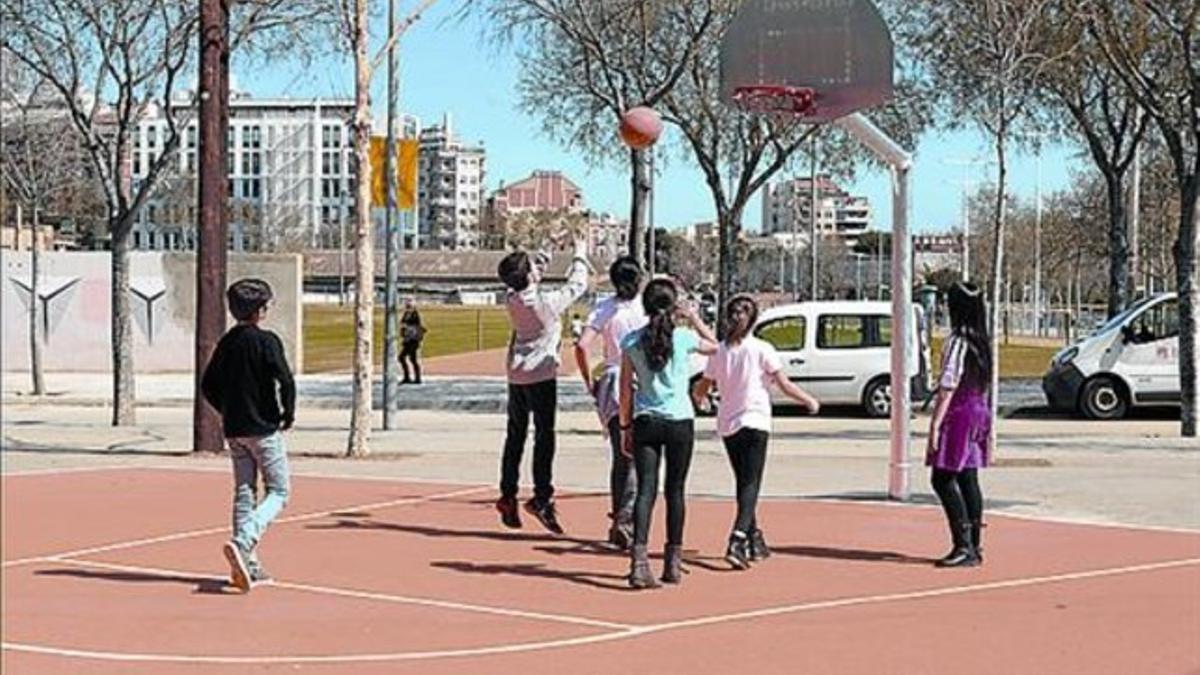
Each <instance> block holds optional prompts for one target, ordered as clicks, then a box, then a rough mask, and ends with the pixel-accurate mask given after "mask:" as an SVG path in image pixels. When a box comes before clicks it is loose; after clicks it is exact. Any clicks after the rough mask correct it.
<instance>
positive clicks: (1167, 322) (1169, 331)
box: [1130, 300, 1179, 344]
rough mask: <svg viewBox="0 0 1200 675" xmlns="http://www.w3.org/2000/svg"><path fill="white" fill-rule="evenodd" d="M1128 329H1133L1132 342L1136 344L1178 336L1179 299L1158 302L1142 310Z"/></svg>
mask: <svg viewBox="0 0 1200 675" xmlns="http://www.w3.org/2000/svg"><path fill="white" fill-rule="evenodd" d="M1130 329H1131V330H1132V331H1133V332H1132V335H1133V342H1135V343H1137V344H1145V343H1147V342H1157V341H1158V340H1167V339H1169V338H1173V337H1179V301H1178V300H1168V301H1166V302H1160V303H1159V304H1157V305H1155V306H1153V307H1151V308H1150V309H1148V310H1146V311H1145V312H1142V315H1141V316H1139V317H1138V318H1137V319H1135V320H1134V321H1133V323H1132V324H1131V325H1130Z"/></svg>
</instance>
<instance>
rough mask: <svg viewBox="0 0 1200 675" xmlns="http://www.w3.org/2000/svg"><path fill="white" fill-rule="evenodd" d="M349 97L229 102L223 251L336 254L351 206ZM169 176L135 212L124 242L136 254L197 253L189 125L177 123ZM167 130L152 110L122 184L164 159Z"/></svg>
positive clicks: (192, 118)
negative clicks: (226, 229)
mask: <svg viewBox="0 0 1200 675" xmlns="http://www.w3.org/2000/svg"><path fill="white" fill-rule="evenodd" d="M353 111H354V101H353V100H349V99H309V100H300V99H255V98H251V97H249V96H245V95H233V96H231V97H230V102H229V138H228V144H229V147H228V162H229V167H228V168H229V172H228V175H229V185H228V189H229V198H230V204H231V211H230V223H229V246H230V248H232V249H234V250H238V251H242V250H250V251H261V250H268V251H271V250H278V249H280V248H288V249H292V250H294V249H296V248H336V247H337V246H338V244H339V240H338V237H339V236H340V234H341V233H342V232H343V231H349V233H348V234H346V236H347V237H349V236H351V234H352V228H351V227H350V225H349V223H348V220H349V218H350V215H351V213H352V210H353V207H354V176H353V165H352V147H351V146H352V142H351V129H350V128H349V126H348V123H349V122H350V121H351V119H352V117H353ZM183 118H184V121H183V124H184V127H183V138H182V140H181V143H180V147H179V152H178V164H177V165H176V166H175V167H174V169H175V170H174V171H172V172H171V173H170V174H168V175H166V176H164V177H163V180H162V183H161V184H160V187H159V189H158V190H156V193H155V194H156V197H155V199H154V200H152V201H151V202H150V203H148V204H147V205H146V207H145V208H143V209H142V211H141V213H140V214H139V216H138V220H137V223H136V224H135V225H134V228H133V232H132V240H131V244H132V245H133V247H134V248H135V249H144V250H191V249H193V248H194V247H195V246H196V241H197V235H196V192H195V190H196V171H197V168H198V158H197V151H198V147H197V146H198V143H197V129H196V125H197V120H196V115H195V114H184V115H183ZM166 137H167V123H166V120H165V119H164V118H163V116H162V115H161V112H160V111H159V110H158V109H151V110H150V111H148V112H147V114H146V116H145V118H144V119H143V120H142V121H141V123H140V124H139V125H138V130H137V135H136V137H135V138H134V144H133V151H132V153H133V156H132V158H131V165H130V177H131V180H132V181H133V182H134V184H135V185H136V184H137V182H138V181H140V180H144V179H145V177H146V172H147V171H148V170H149V167H150V165H151V164H152V162H153V161H154V158H156V157H158V156H160V155H161V153H162V152H163V144H164V142H165V139H166Z"/></svg>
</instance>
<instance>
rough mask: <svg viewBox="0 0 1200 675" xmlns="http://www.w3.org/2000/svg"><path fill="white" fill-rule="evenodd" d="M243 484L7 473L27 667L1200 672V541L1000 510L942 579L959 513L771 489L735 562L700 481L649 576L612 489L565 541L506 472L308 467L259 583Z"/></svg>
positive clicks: (20, 665)
mask: <svg viewBox="0 0 1200 675" xmlns="http://www.w3.org/2000/svg"><path fill="white" fill-rule="evenodd" d="M230 484H231V478H230V476H229V474H228V473H227V472H220V471H207V470H187V469H184V470H163V469H144V468H124V469H106V470H93V471H76V472H61V473H42V474H33V473H31V474H26V475H20V474H16V475H14V474H9V475H6V476H5V477H4V478H3V499H4V521H3V526H4V527H3V545H4V579H3V622H4V623H3V642H4V650H3V661H2V663H0V665H2V666H3V671H4V672H5V673H38V674H41V673H88V674H89V675H96V674H101V673H138V674H141V673H176V672H181V673H201V672H220V673H245V672H285V671H286V672H296V671H301V672H318V673H385V672H387V673H392V672H420V673H520V672H566V673H613V672H631V671H630V669H631V668H637V667H641V668H645V669H646V670H645V672H653V673H709V672H720V671H729V672H755V673H950V672H954V673H963V672H971V673H1071V672H1079V673H1174V674H1184V673H1200V533H1190V532H1172V531H1158V530H1147V529H1136V528H1121V527H1101V526H1092V525H1074V524H1063V523H1054V522H1044V521H1036V520H1028V519H1018V518H1012V517H1005V516H1000V515H995V516H991V517H990V519H989V527H988V528H987V531H986V535H985V536H986V539H985V548H986V555H987V563H986V564H985V565H984V566H983V567H980V568H975V569H964V570H938V569H935V568H933V567H932V566H931V564H930V560H929V558H930V557H931V556H936V555H940V554H941V553H943V552H944V551H943V549H944V548H945V547H946V543H945V541H944V538H945V534H944V526H943V522H942V516H941V513H940V511H938V510H936V509H933V508H919V507H906V506H892V505H886V504H868V503H832V502H816V501H799V500H772V501H766V502H764V504H763V505H762V510H761V512H760V521H761V522H762V523H763V525H764V529H766V531H767V533H768V537H769V539H770V541H771V543H772V545H773V548H774V550H775V555H774V556H773V557H772V558H771V559H770V560H767V561H765V562H763V563H761V564H759V565H756V566H755V567H754V568H753V569H752V570H750V571H748V572H733V571H730V570H728V566H727V565H726V564H725V563H724V561H723V560H721V553H722V552H723V544H724V539H725V536H726V533H727V528H728V524H729V521H730V519H731V517H732V508H733V507H732V504H731V503H730V502H729V501H728V500H718V499H698V498H697V499H692V500H691V501H690V502H689V506H688V526H687V532H688V534H687V537H688V549H689V553H688V554H687V555H686V556H685V558H686V566H687V569H688V574H687V575H685V578H684V583H683V584H682V585H681V586H679V587H667V588H663V589H660V590H654V591H643V592H633V591H630V590H628V589H627V588H626V587H625V583H624V574H625V572H626V570H627V561H626V558H625V557H624V556H623V555H621V554H619V553H617V552H615V551H612V550H610V549H608V548H607V547H606V546H604V545H601V544H599V543H596V542H595V541H593V539H595V538H597V537H599V536H600V535H601V534H602V533H603V532H604V528H605V525H606V518H605V506H606V499H605V498H604V497H602V496H599V495H579V494H568V495H560V504H559V507H560V511H561V517H562V519H563V522H564V524H565V526H566V527H567V529H568V532H569V534H568V536H565V537H554V536H551V535H549V534H546V533H544V532H542V531H541V530H539V529H537V527H536V524H534V523H531V522H528V521H529V519H528V518H527V519H526V520H527V522H526V527H525V529H524V530H521V531H516V532H514V531H508V530H503V529H501V527H500V526H499V523H498V522H497V519H496V517H495V512H494V511H493V510H492V508H491V501H492V498H493V488H492V487H490V486H463V485H439V484H432V483H417V482H401V481H391V480H363V479H351V478H333V477H306V476H297V477H295V478H294V485H293V495H294V496H293V499H292V501H291V503H290V504H289V505H288V508H287V510H286V511H285V512H284V515H283V517H282V519H281V520H280V521H277V522H276V524H275V525H273V526H272V528H271V529H270V531H269V532H268V534H267V536H266V538H265V539H264V541H263V543H262V546H261V555H262V558H263V562H264V564H266V565H267V567H268V568H269V569H270V571H271V573H272V575H273V576H274V577H275V582H274V583H272V584H270V585H265V586H260V587H257V588H255V589H254V591H253V592H252V593H251V594H249V595H241V594H237V593H235V592H233V591H231V590H230V589H229V588H227V587H226V586H225V584H224V577H225V576H226V575H227V571H228V570H227V568H226V566H225V563H224V560H223V558H222V557H221V554H220V546H221V543H222V542H223V541H224V540H225V539H226V538H227V536H228V518H229V515H228V513H229V502H230V499H231V497H230ZM661 511H662V505H661V503H660V504H659V508H658V513H657V514H656V515H658V516H661ZM661 537H662V525H661V520H659V522H657V523H656V525H655V529H654V532H653V535H652V545H653V546H657V545H659V544H661V541H662V539H661ZM655 566H656V568H657V567H658V563H657V562H656V564H655Z"/></svg>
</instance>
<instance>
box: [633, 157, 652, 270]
mask: <svg viewBox="0 0 1200 675" xmlns="http://www.w3.org/2000/svg"><path fill="white" fill-rule="evenodd" d="M629 158H630V172H629V188H630V197H631V202H630V210H629V255H630V256H631V257H632V258H633V259H634V260H638V261H641V262H643V264H645V261H642V258H641V255H640V254H641V251H642V237H643V236H644V233H645V232H646V220H647V214H648V211H649V208H648V207H649V201H648V197H649V196H650V173H649V162H648V161H647V160H646V150H630V151H629ZM647 269H649V266H647Z"/></svg>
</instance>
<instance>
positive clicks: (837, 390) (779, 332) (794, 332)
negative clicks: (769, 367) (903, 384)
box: [754, 301, 930, 417]
mask: <svg viewBox="0 0 1200 675" xmlns="http://www.w3.org/2000/svg"><path fill="white" fill-rule="evenodd" d="M754 334H755V335H756V336H757V337H759V338H761V339H763V340H765V341H767V342H769V343H771V344H772V345H774V347H775V349H776V350H777V351H778V352H779V355H780V357H781V358H782V359H783V363H784V368H785V369H786V370H787V374H788V377H789V378H790V379H791V380H792V381H793V382H796V383H797V384H799V385H800V386H801V387H804V388H805V389H806V390H807V391H809V392H811V393H812V394H813V395H814V396H816V397H817V399H818V400H820V401H821V404H822V405H835V406H836V405H853V406H859V405H861V406H862V407H863V409H864V410H865V411H866V413H867V414H868V415H870V416H871V417H887V416H888V415H890V414H891V410H892V387H891V344H892V306H891V304H890V303H886V302H861V301H857V302H853V301H848V302H806V303H800V304H793V305H782V306H779V307H772V308H770V309H767V310H765V311H763V313H762V315H761V316H760V317H759V320H758V323H757V324H756V326H755V328H754ZM913 335H914V336H915V340H916V342H915V349H914V350H913V355H912V361H911V362H910V363H909V369H910V372H913V373H916V376H915V377H914V378H913V394H914V398H917V399H920V398H923V397H924V396H925V394H926V393H927V392H928V390H929V384H930V383H929V374H930V368H929V361H930V355H929V341H928V339H927V330H926V325H925V320H924V312H923V311H922V310H921V308H920V307H914V308H913ZM775 395H776V396H777V398H776V399H775V403H776V405H780V404H785V403H787V402H788V400H787V399H785V398H784V397H782V395H779V394H778V393H776V394H775Z"/></svg>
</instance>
